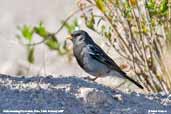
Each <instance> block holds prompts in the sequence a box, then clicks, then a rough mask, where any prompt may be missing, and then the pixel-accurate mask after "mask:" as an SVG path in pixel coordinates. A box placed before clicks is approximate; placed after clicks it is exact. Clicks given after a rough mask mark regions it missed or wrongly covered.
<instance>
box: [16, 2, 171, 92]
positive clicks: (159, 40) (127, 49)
mask: <svg viewBox="0 0 171 114" xmlns="http://www.w3.org/2000/svg"><path fill="white" fill-rule="evenodd" d="M74 3H75V4H76V5H77V8H75V9H74V10H72V11H71V12H69V13H68V17H66V18H64V19H63V20H62V21H61V24H60V25H59V26H57V27H56V30H54V31H53V32H51V31H50V30H48V28H47V27H46V25H45V24H44V21H40V22H39V23H37V24H35V25H33V24H32V25H31V24H29V23H28V24H27V23H25V24H24V25H19V26H18V27H17V29H18V33H17V35H16V38H17V39H18V42H19V43H20V45H22V48H24V49H26V50H27V60H28V62H29V63H30V65H31V64H34V63H35V62H36V59H35V56H37V54H38V53H37V51H36V50H39V49H38V48H37V46H39V45H44V46H46V47H47V48H48V51H52V52H55V53H56V55H57V56H61V58H63V57H66V58H67V60H68V62H72V61H73V54H72V47H71V44H70V43H69V42H68V41H66V40H65V38H62V40H61V38H60V36H59V34H60V33H61V32H62V31H67V33H72V32H73V31H75V30H78V29H86V30H89V31H91V33H92V34H95V35H94V36H96V37H97V38H102V39H101V41H102V43H101V44H102V45H101V46H102V47H103V45H105V46H104V47H106V48H105V49H106V50H107V52H108V51H110V52H111V51H115V52H116V53H117V54H118V55H119V58H120V59H121V60H122V62H121V64H119V65H120V67H121V68H122V69H123V70H125V71H126V72H128V73H129V75H130V76H132V78H134V79H135V80H137V81H138V82H140V83H141V84H142V85H143V86H144V87H145V89H146V91H147V92H149V93H155V92H160V91H164V92H166V93H169V91H170V90H171V75H170V73H171V67H170V65H171V63H170V61H171V60H170V59H169V58H170V57H171V53H170V52H171V51H170V45H171V1H169V0H76V1H75V2H74ZM66 35H67V34H66ZM111 57H112V56H111ZM45 61H46V60H45ZM123 61H124V62H123ZM53 62H55V61H53ZM45 67H46V66H44V68H45ZM21 74H22V73H21Z"/></svg>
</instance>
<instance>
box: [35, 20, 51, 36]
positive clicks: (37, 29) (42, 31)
mask: <svg viewBox="0 0 171 114" xmlns="http://www.w3.org/2000/svg"><path fill="white" fill-rule="evenodd" d="M34 30H35V32H36V33H37V34H38V35H40V36H41V37H46V36H47V35H48V32H47V31H46V29H45V27H44V25H43V23H42V22H40V24H39V26H38V27H35V28H34Z"/></svg>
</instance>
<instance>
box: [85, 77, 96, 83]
mask: <svg viewBox="0 0 171 114" xmlns="http://www.w3.org/2000/svg"><path fill="white" fill-rule="evenodd" d="M97 78H98V77H95V78H90V77H89V76H88V77H84V79H85V80H89V81H93V82H94V81H96V79H97Z"/></svg>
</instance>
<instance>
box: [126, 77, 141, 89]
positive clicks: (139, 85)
mask: <svg viewBox="0 0 171 114" xmlns="http://www.w3.org/2000/svg"><path fill="white" fill-rule="evenodd" d="M124 77H125V78H127V79H128V80H129V81H131V82H132V83H134V84H135V85H136V86H138V87H139V88H141V89H144V87H143V86H142V85H141V84H139V83H138V82H136V81H135V80H133V79H132V78H130V77H129V76H127V75H126V74H125V76H124Z"/></svg>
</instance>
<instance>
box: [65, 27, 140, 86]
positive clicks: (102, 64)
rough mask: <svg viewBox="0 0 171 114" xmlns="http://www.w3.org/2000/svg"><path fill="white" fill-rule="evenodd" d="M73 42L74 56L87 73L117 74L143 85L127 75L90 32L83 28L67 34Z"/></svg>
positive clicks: (101, 75)
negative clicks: (93, 38)
mask: <svg viewBox="0 0 171 114" xmlns="http://www.w3.org/2000/svg"><path fill="white" fill-rule="evenodd" d="M67 39H70V40H71V41H72V43H73V53H74V56H75V58H76V60H77V62H78V64H79V65H80V67H81V68H82V69H84V70H85V71H86V72H87V73H89V74H91V75H93V76H95V78H94V79H91V80H93V81H95V80H96V79H97V78H98V77H104V76H117V77H119V78H122V79H128V80H129V81H131V82H132V83H134V84H135V85H137V86H138V87H139V88H141V89H143V86H142V85H140V84H139V83H138V82H136V81H135V80H133V79H132V78H130V77H129V76H127V74H126V73H125V72H123V71H122V70H121V69H120V68H119V66H118V65H117V64H116V63H115V62H114V61H113V60H112V59H111V58H110V57H109V56H108V55H107V54H106V53H105V52H104V51H103V50H102V49H101V48H100V47H99V46H98V45H97V44H96V43H95V42H94V41H93V40H92V38H91V37H90V36H89V34H88V33H87V32H85V31H83V30H78V31H75V32H73V33H72V34H71V35H69V36H67Z"/></svg>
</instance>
